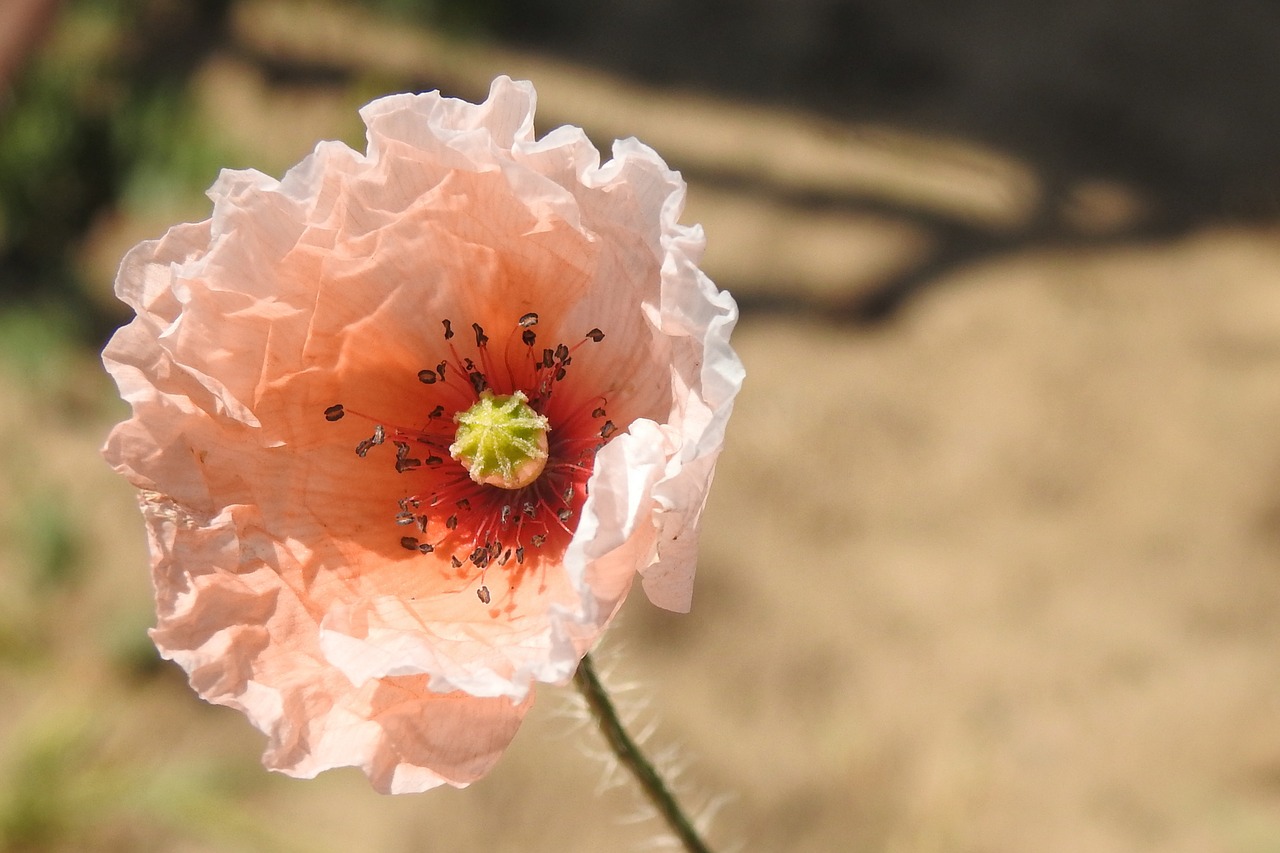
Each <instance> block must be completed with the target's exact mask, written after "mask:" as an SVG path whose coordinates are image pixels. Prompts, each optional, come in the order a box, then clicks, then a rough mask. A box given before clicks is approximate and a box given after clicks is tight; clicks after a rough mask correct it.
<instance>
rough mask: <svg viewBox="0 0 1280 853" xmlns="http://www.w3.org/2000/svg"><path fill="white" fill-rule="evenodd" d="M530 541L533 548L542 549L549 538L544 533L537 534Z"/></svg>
mask: <svg viewBox="0 0 1280 853" xmlns="http://www.w3.org/2000/svg"><path fill="white" fill-rule="evenodd" d="M529 541H530V543H531V544H532V545H533V547H535V548H541V547H542V543H544V542H546V541H547V537H546V534H543V533H536V534H534V537H533V538H532V539H531V540H529Z"/></svg>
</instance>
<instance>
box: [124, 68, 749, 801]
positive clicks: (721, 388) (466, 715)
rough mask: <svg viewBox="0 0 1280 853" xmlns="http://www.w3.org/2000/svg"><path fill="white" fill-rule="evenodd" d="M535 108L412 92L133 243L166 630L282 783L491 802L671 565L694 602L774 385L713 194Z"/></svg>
mask: <svg viewBox="0 0 1280 853" xmlns="http://www.w3.org/2000/svg"><path fill="white" fill-rule="evenodd" d="M534 99H535V96H534V90H533V87H532V86H531V85H530V84H528V83H521V82H514V81H512V80H510V79H507V78H505V77H502V78H498V79H497V80H496V81H494V83H493V87H492V90H491V91H490V94H489V98H488V100H486V101H485V102H484V103H481V104H470V103H466V102H463V101H458V100H453V99H448V98H444V97H441V96H440V95H439V94H438V93H428V94H420V95H395V96H391V97H386V98H382V99H380V100H376V101H374V102H373V103H370V104H369V105H368V106H366V107H365V108H364V109H363V110H362V111H361V115H362V116H363V118H364V120H365V123H366V124H367V126H368V134H367V138H368V149H367V152H366V153H364V154H360V153H358V152H356V151H353V150H351V149H350V148H348V147H346V146H345V145H342V144H340V143H336V142H324V143H321V144H320V145H319V146H317V148H316V149H315V151H314V153H313V154H312V155H311V156H309V157H308V158H306V159H305V160H303V161H302V163H300V164H299V165H298V166H296V167H294V168H293V169H291V170H289V172H288V173H287V174H286V175H285V176H284V178H283V179H282V180H279V181H277V180H274V179H272V178H270V177H267V176H266V175H263V174H261V173H259V172H256V171H252V170H245V171H224V172H222V174H221V175H220V176H219V178H218V180H217V182H216V183H215V184H214V186H213V188H212V189H211V190H210V192H209V195H210V197H211V198H212V200H213V214H212V217H211V218H210V219H209V220H206V221H204V222H200V223H196V224H184V225H178V226H176V227H174V228H172V229H171V230H170V231H169V232H168V233H167V234H165V235H164V236H163V237H162V238H161V239H159V240H155V241H150V242H145V243H142V244H140V245H139V246H137V247H135V248H134V249H133V250H132V251H131V252H129V254H128V255H127V256H126V257H125V258H124V261H123V263H122V265H121V268H120V272H119V275H118V278H117V280H116V293H117V295H118V296H119V298H120V299H122V300H123V301H124V302H126V303H128V304H129V305H130V306H132V307H133V309H134V310H135V311H136V313H137V316H136V318H135V319H134V320H133V321H132V322H131V323H129V324H128V325H127V326H125V327H124V328H122V329H120V330H119V331H118V332H117V333H116V335H115V336H114V337H113V338H112V340H111V342H110V343H109V344H108V346H107V348H106V350H105V351H104V353H103V360H104V363H105V364H106V367H107V370H108V371H109V372H110V373H111V374H112V375H113V376H114V378H115V380H116V382H117V384H118V386H119V388H120V393H121V395H122V396H123V397H124V398H125V400H127V401H128V402H129V403H130V404H132V407H133V413H132V417H131V418H130V419H129V420H127V421H125V422H124V423H122V424H120V425H119V426H117V427H116V428H115V430H114V431H113V432H112V433H111V436H110V438H109V439H108V442H107V445H106V448H105V451H104V453H105V455H106V458H107V459H108V461H109V462H110V464H111V465H112V466H113V467H114V468H115V469H116V470H118V471H119V472H120V473H122V474H123V475H124V476H125V477H127V478H128V479H129V481H130V482H131V483H133V484H134V485H135V486H136V487H138V489H139V490H140V499H139V501H140V505H141V507H142V513H143V516H144V518H145V521H146V527H147V531H148V541H149V546H150V553H151V563H152V565H151V569H152V576H153V580H154V585H155V592H156V607H157V625H156V627H155V628H154V629H153V631H152V637H153V639H154V641H155V643H156V645H157V646H158V648H159V649H160V651H161V653H162V654H163V655H164V656H165V657H167V658H171V659H173V660H175V661H177V662H178V663H179V664H180V665H181V666H182V667H183V668H184V669H186V671H187V673H188V674H189V676H190V680H191V684H192V686H193V687H194V689H195V690H197V691H198V692H199V693H200V695H201V696H202V697H204V698H205V699H207V700H208V701H210V702H215V703H218V704H223V705H229V706H231V707H234V708H238V709H240V710H241V711H243V712H244V713H245V714H246V715H247V716H248V718H249V719H250V721H251V722H252V723H253V724H254V725H255V726H256V727H258V728H259V729H260V730H262V731H263V732H264V733H265V734H266V735H267V736H268V740H269V743H268V747H267V751H266V754H265V756H264V761H265V763H266V765H267V766H268V767H270V768H272V769H275V770H280V771H283V772H285V773H288V774H290V775H294V776H301V777H310V776H314V775H315V774H316V773H318V772H320V771H321V770H325V769H327V768H331V767H337V766H348V765H354V766H358V767H361V768H362V769H363V770H364V771H365V772H366V773H367V774H368V776H369V777H370V779H371V781H372V783H373V785H374V786H375V787H376V788H377V789H378V790H380V791H386V792H394V793H399V792H409V791H420V790H424V789H426V788H430V787H433V786H435V785H439V784H441V783H449V784H453V785H465V784H467V783H468V782H471V781H473V780H475V779H477V778H479V777H480V776H482V775H483V774H484V773H485V772H487V771H488V770H489V768H490V767H492V765H493V764H494V762H495V761H496V760H497V758H498V757H499V756H500V754H501V753H502V751H503V749H505V747H506V746H507V744H508V743H509V742H510V740H511V738H512V737H513V736H514V734H515V732H516V729H517V728H518V726H519V723H520V720H521V718H522V717H523V715H524V714H525V712H526V711H527V710H528V708H529V706H530V703H531V701H532V691H531V686H532V684H533V683H534V682H536V681H542V682H550V683H564V682H566V681H567V680H568V679H569V678H571V677H572V675H573V672H574V669H575V667H576V666H577V664H578V662H579V660H581V658H582V656H583V655H584V654H585V653H586V652H587V651H588V650H589V649H590V648H591V647H592V645H593V644H594V643H595V642H596V640H597V639H598V638H599V636H600V634H601V632H602V631H603V630H604V628H605V627H606V625H607V624H608V623H609V621H610V619H611V618H612V617H613V616H614V614H615V613H616V612H617V610H618V608H619V606H620V605H621V603H622V601H623V599H624V598H625V597H626V595H627V593H628V591H629V589H630V587H631V585H632V582H633V580H634V579H635V577H636V576H637V575H638V576H639V578H640V581H641V584H642V586H643V588H644V590H645V592H646V593H647V594H648V597H649V598H650V600H651V601H653V603H655V604H657V605H658V606H660V607H664V608H668V609H671V610H677V611H684V610H687V609H688V608H689V606H690V600H691V594H692V580H693V572H694V554H695V548H696V539H697V532H698V519H699V515H700V513H701V511H702V508H703V505H704V502H705V500H706V495H707V490H708V488H709V486H710V482H711V478H712V474H713V470H714V466H715V461H716V457H717V455H718V454H719V452H720V449H721V445H722V443H723V437H724V429H725V422H726V420H727V419H728V416H729V413H730V409H731V407H732V401H733V397H734V395H735V394H736V393H737V390H738V387H739V385H740V384H741V381H742V375H743V372H742V367H741V364H740V362H739V361H738V359H737V357H736V355H735V354H734V352H733V350H732V349H731V348H730V345H729V333H730V331H731V329H732V327H733V325H734V322H735V320H736V317H737V309H736V306H735V305H734V302H733V300H732V299H731V298H730V297H729V295H728V294H726V293H722V292H720V291H718V290H717V289H716V288H715V286H714V285H713V284H712V283H711V282H710V280H709V279H708V278H707V277H706V276H705V275H704V274H703V273H702V272H701V271H700V270H699V269H698V267H697V262H698V259H699V256H700V253H701V250H702V247H703V236H702V232H701V230H700V229H699V228H698V227H696V226H693V227H690V226H684V225H680V224H678V222H677V219H678V217H679V215H680V212H681V207H682V203H683V198H684V191H685V186H684V183H683V181H682V180H681V178H680V176H679V174H678V173H676V172H674V171H672V170H670V169H669V168H668V167H667V166H666V164H665V163H664V162H663V161H662V160H661V159H660V158H659V157H658V156H657V155H656V154H655V153H654V152H653V151H652V150H650V149H649V148H647V147H645V146H644V145H642V144H640V143H639V142H637V141H635V140H633V139H628V140H622V141H619V142H616V143H615V144H614V147H613V157H612V159H611V160H609V161H608V162H606V163H604V164H601V163H600V157H599V153H598V152H597V151H596V149H595V148H594V147H593V146H592V144H591V143H590V142H589V141H588V139H587V137H586V135H585V134H584V133H583V132H582V130H580V129H578V128H575V127H561V128H558V129H556V130H554V131H552V132H550V133H548V134H547V135H545V136H543V137H542V138H540V139H539V138H536V137H535V135H534V130H533V112H534Z"/></svg>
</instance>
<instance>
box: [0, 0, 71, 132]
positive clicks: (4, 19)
mask: <svg viewBox="0 0 1280 853" xmlns="http://www.w3.org/2000/svg"><path fill="white" fill-rule="evenodd" d="M61 5H62V4H61V2H60V0H5V2H4V3H0V109H3V108H4V107H5V105H6V104H7V103H8V101H9V98H10V92H11V91H12V89H13V83H14V81H15V80H16V79H17V77H18V73H19V72H20V71H21V70H22V66H23V65H24V64H25V63H26V61H27V58H28V57H30V56H31V54H33V53H34V52H35V50H36V48H37V47H38V46H39V45H40V42H41V41H42V40H43V39H44V37H45V34H46V33H48V32H49V29H50V27H52V25H53V22H54V20H55V19H56V18H57V17H58V9H59V7H60V6H61Z"/></svg>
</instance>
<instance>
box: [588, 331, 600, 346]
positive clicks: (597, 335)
mask: <svg viewBox="0 0 1280 853" xmlns="http://www.w3.org/2000/svg"><path fill="white" fill-rule="evenodd" d="M587 337H588V338H591V340H592V341H593V342H594V343H597V344H598V343H600V342H601V341H603V340H604V332H602V331H600V330H599V329H592V330H591V331H589V332H587Z"/></svg>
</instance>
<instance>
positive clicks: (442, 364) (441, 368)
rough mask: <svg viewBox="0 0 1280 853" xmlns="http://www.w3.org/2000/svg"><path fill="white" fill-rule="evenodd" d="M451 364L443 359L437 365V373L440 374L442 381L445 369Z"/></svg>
mask: <svg viewBox="0 0 1280 853" xmlns="http://www.w3.org/2000/svg"><path fill="white" fill-rule="evenodd" d="M448 366H449V362H447V361H442V362H440V363H439V364H437V365H436V373H439V374H440V381H441V382H443V381H444V369H445V368H446V367H448Z"/></svg>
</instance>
